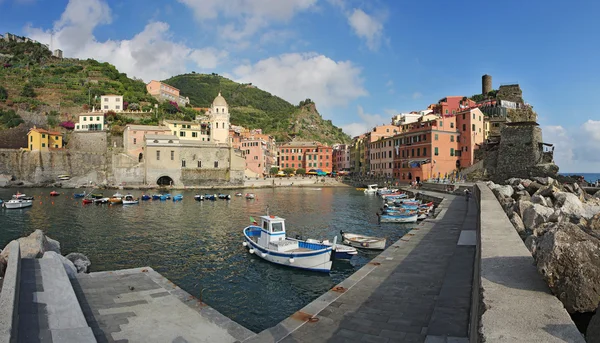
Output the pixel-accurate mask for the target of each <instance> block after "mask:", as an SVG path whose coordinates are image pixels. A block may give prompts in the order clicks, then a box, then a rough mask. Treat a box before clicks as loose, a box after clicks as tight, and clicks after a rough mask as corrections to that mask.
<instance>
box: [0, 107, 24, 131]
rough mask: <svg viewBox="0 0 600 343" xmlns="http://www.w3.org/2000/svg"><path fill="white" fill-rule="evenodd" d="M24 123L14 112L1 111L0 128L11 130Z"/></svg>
mask: <svg viewBox="0 0 600 343" xmlns="http://www.w3.org/2000/svg"><path fill="white" fill-rule="evenodd" d="M21 123H23V119H22V118H21V117H20V116H19V115H18V114H16V113H15V111H14V110H5V111H4V110H0V127H3V128H5V129H10V128H11V127H17V126H19V125H20V124H21Z"/></svg>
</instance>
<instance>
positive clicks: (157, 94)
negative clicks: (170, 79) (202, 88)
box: [146, 80, 190, 106]
mask: <svg viewBox="0 0 600 343" xmlns="http://www.w3.org/2000/svg"><path fill="white" fill-rule="evenodd" d="M146 90H147V91H148V94H150V95H152V96H153V97H154V98H155V99H156V100H158V101H173V102H176V103H178V104H179V106H185V105H186V104H189V103H190V98H188V97H183V96H181V95H180V94H179V89H178V88H175V87H173V86H170V85H168V84H166V83H162V82H160V81H156V80H152V81H150V82H149V83H148V84H146Z"/></svg>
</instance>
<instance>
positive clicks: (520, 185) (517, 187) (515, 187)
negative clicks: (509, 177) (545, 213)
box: [513, 184, 525, 192]
mask: <svg viewBox="0 0 600 343" xmlns="http://www.w3.org/2000/svg"><path fill="white" fill-rule="evenodd" d="M513 189H514V190H515V192H516V191H524V190H525V186H523V185H522V184H518V185H516V186H513Z"/></svg>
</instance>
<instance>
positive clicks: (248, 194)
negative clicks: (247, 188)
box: [246, 193, 255, 199]
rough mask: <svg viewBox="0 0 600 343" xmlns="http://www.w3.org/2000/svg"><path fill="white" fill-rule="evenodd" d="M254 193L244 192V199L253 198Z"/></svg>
mask: <svg viewBox="0 0 600 343" xmlns="http://www.w3.org/2000/svg"><path fill="white" fill-rule="evenodd" d="M254 198H255V196H254V193H246V199H254Z"/></svg>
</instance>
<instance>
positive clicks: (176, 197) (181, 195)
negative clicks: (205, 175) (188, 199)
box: [173, 194, 183, 201]
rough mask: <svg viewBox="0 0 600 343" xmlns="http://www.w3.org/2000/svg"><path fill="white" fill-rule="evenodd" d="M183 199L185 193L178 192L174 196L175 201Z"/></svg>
mask: <svg viewBox="0 0 600 343" xmlns="http://www.w3.org/2000/svg"><path fill="white" fill-rule="evenodd" d="M181 200H183V194H177V195H175V196H174V197H173V201H181Z"/></svg>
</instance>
